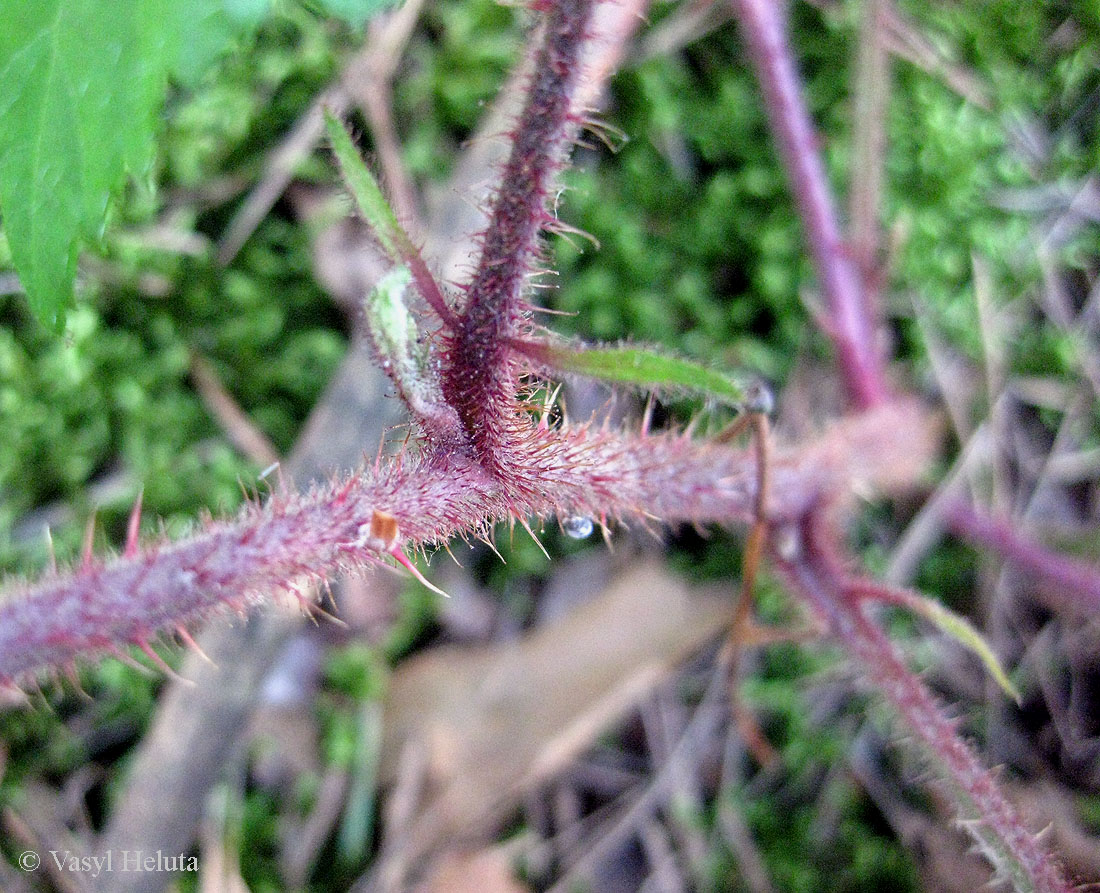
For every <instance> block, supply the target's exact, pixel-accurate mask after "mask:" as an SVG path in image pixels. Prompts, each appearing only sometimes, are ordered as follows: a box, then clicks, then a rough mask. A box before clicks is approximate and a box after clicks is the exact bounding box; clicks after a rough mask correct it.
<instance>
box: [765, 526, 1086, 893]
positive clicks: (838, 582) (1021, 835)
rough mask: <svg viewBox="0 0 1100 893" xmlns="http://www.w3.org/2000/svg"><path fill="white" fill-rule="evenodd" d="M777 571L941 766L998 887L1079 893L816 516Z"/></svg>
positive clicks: (785, 547) (783, 551) (788, 545)
mask: <svg viewBox="0 0 1100 893" xmlns="http://www.w3.org/2000/svg"><path fill="white" fill-rule="evenodd" d="M775 558H776V562H777V565H778V567H779V569H780V571H781V572H782V574H783V576H784V577H785V579H786V580H787V581H788V583H789V584H790V585H791V588H792V590H793V591H794V592H796V593H797V594H799V595H800V596H802V598H803V599H805V601H806V602H807V604H808V605H809V606H810V607H811V609H812V610H813V611H814V612H815V613H816V614H817V615H818V617H819V618H820V619H821V620H822V621H823V622H824V623H825V624H826V626H827V627H828V629H829V630H830V631H831V633H832V634H833V635H834V636H835V637H836V639H837V640H838V641H839V642H840V643H841V644H842V645H843V646H844V648H845V650H846V651H847V652H848V654H849V655H851V656H852V657H853V658H854V659H855V660H856V661H857V662H858V663H860V664H862V670H863V672H862V673H861V674H860V675H861V677H862V678H864V679H866V680H868V681H869V682H870V683H871V684H872V685H873V686H874V687H875V688H876V689H877V690H878V691H879V693H880V694H882V695H883V696H884V697H885V698H886V700H887V701H888V702H889V703H890V705H891V706H892V707H893V708H894V710H895V711H896V712H897V714H898V715H899V717H900V718H901V719H902V721H903V722H904V723H905V726H906V727H907V728H908V730H909V731H910V732H911V733H912V734H914V735H915V736H916V738H917V740H918V741H920V743H921V744H922V745H923V747H924V751H925V752H926V754H928V755H929V756H930V757H931V759H932V760H933V761H934V762H935V763H936V764H938V767H939V769H940V773H941V775H942V776H943V777H944V778H945V780H946V781H947V782H948V784H949V786H950V788H951V790H952V793H953V797H952V799H953V801H954V802H955V804H956V808H957V809H958V811H959V820H960V822H961V824H962V825H963V826H964V827H965V828H966V830H967V831H968V832H969V833H970V834H971V835H972V836H973V837H974V839H975V840H976V842H977V843H978V845H979V847H980V848H981V850H982V852H983V854H984V855H985V856H986V858H987V859H989V861H990V862H991V863H992V865H993V866H994V869H995V871H996V874H997V879H1000V880H1010V881H1011V882H1012V883H1013V887H1014V889H1016V890H1035V891H1043V893H1067V891H1069V890H1070V889H1071V887H1070V886H1069V885H1068V884H1067V882H1066V880H1065V879H1064V878H1063V876H1062V872H1061V870H1060V868H1059V867H1058V865H1057V864H1056V863H1055V861H1054V860H1053V858H1052V857H1051V856H1050V855H1049V854H1048V853H1047V852H1046V851H1045V850H1044V849H1043V847H1042V846H1041V845H1040V843H1039V840H1038V837H1037V835H1036V834H1035V833H1033V832H1032V831H1030V830H1029V829H1028V828H1027V827H1026V826H1025V825H1024V823H1023V821H1022V820H1021V819H1020V817H1019V815H1018V813H1017V812H1016V809H1015V808H1014V807H1013V806H1012V804H1011V803H1009V802H1008V800H1007V799H1006V798H1005V796H1004V795H1003V794H1002V793H1001V791H1000V789H999V788H998V787H997V784H996V782H995V781H994V779H993V776H992V775H991V774H990V772H989V770H987V769H986V768H985V767H984V766H982V764H981V763H980V762H979V760H978V758H977V756H976V755H975V754H974V751H973V750H972V749H971V748H970V746H969V745H968V744H967V743H966V742H965V741H964V740H963V739H962V738H961V737H960V735H959V732H958V728H957V726H956V724H955V723H954V722H952V721H951V720H950V719H948V718H947V717H946V716H945V715H944V713H943V711H942V709H941V707H940V705H939V704H938V703H937V702H936V699H935V698H934V697H933V695H932V693H931V692H930V691H928V689H927V688H926V687H925V685H924V684H923V683H922V682H921V681H920V679H918V678H917V676H915V675H914V674H913V673H912V671H910V670H909V668H908V667H906V666H905V663H904V661H903V660H902V658H901V656H900V655H899V653H898V650H897V648H896V647H895V646H894V644H893V643H892V642H891V641H890V640H889V639H888V638H887V637H886V635H885V634H884V633H883V631H882V630H881V629H880V628H879V627H878V626H877V625H876V624H874V623H873V622H872V621H871V620H870V619H869V618H868V617H867V616H866V615H865V614H864V613H863V610H862V604H863V602H864V600H865V599H864V596H865V595H866V593H867V591H868V589H872V590H873V589H874V588H875V584H873V583H867V584H866V585H864V584H863V583H862V582H861V581H853V580H851V578H850V577H849V576H848V574H847V571H846V570H845V568H844V567H843V565H842V563H841V561H840V560H839V559H838V557H837V556H836V554H835V551H834V547H833V545H832V543H831V542H830V540H829V537H828V534H827V533H826V530H825V525H824V523H823V521H822V519H821V518H820V517H818V516H817V514H816V513H814V512H810V513H808V514H807V515H806V517H805V518H804V519H803V520H802V522H801V523H800V525H799V527H798V532H797V535H792V536H790V537H788V539H787V541H786V542H785V543H781V544H780V545H778V546H777V547H776V552H775Z"/></svg>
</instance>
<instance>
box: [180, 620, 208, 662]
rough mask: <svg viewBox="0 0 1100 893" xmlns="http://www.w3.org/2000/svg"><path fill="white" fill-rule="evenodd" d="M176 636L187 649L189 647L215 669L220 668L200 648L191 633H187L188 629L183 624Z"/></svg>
mask: <svg viewBox="0 0 1100 893" xmlns="http://www.w3.org/2000/svg"><path fill="white" fill-rule="evenodd" d="M176 635H177V636H179V640H180V641H181V642H182V643H183V644H184V645H185V646H186V647H188V648H190V649H191V650H192V651H194V652H195V653H196V654H197V655H198V656H199V657H201V658H202V659H203V660H204V661H206V662H207V663H208V664H210V666H212V667H213V668H214V669H217V668H218V665H217V664H216V663H214V661H213V660H211V659H210V656H209V655H208V654H207V653H206V652H205V651H203V650H202V648H201V647H200V646H199V643H198V642H196V641H195V639H194V637H192V635H191V633H189V632H188V631H187V627H185V626H183V625H182V624H181V625H180V626H177V627H176Z"/></svg>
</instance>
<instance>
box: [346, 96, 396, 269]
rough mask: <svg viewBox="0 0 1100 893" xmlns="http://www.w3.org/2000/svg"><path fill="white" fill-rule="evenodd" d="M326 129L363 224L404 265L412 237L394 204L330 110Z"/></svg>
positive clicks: (392, 258)
mask: <svg viewBox="0 0 1100 893" xmlns="http://www.w3.org/2000/svg"><path fill="white" fill-rule="evenodd" d="M325 129H326V130H327V131H328V139H329V142H330V143H331V144H332V151H333V154H335V156H336V161H337V163H338V164H339V165H340V174H341V176H342V177H343V178H344V183H346V184H347V187H348V190H349V191H350V192H351V197H352V198H353V199H354V200H355V204H356V207H358V208H359V213H360V214H361V215H362V216H363V220H364V221H365V222H366V223H367V225H368V226H369V227H370V228H371V230H372V231H373V232H374V236H375V238H376V239H378V241H379V243H380V244H381V245H382V250H383V251H385V252H386V254H387V255H389V258H390V260H392V261H393V262H394V263H402V262H403V261H404V257H405V251H404V248H405V245H404V243H405V242H408V236H406V235H405V232H404V230H402V229H401V225H400V224H399V223H398V222H397V217H396V215H395V214H394V213H393V209H392V208H391V207H390V203H389V202H388V201H386V196H385V195H384V194H383V193H382V187H381V186H380V185H379V184H378V181H377V180H376V179H375V178H374V175H373V174H372V173H371V172H370V170H369V169H368V168H367V166H366V165H365V164H364V163H363V159H362V158H360V157H359V150H358V149H357V148H356V147H355V143H353V142H352V141H351V137H350V136H349V135H348V132H347V131H346V130H345V129H344V125H343V124H341V123H340V122H339V121H337V120H336V118H334V117H333V116H332V113H331V112H329V111H328V110H327V109H326V110H325Z"/></svg>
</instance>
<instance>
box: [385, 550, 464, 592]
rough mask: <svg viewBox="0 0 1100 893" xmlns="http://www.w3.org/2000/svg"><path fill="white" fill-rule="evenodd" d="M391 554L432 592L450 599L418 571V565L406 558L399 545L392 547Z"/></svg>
mask: <svg viewBox="0 0 1100 893" xmlns="http://www.w3.org/2000/svg"><path fill="white" fill-rule="evenodd" d="M389 553H390V555H392V556H393V557H394V559H395V560H396V561H397V563H398V564H400V565H401V566H402V567H403V568H405V570H407V571H408V572H409V573H410V574H412V575H413V576H414V577H416V579H417V580H418V581H419V582H420V583H422V584H423V585H424V586H427V587H428V588H429V589H430V590H431V591H432V592H434V593H436V594H437V595H442V596H443V597H444V598H450V596H449V595H448V594H447V593H446V592H444V591H443V590H442V589H440V588H439V587H438V586H435V585H434V584H432V583H430V582H428V579H427V577H425V576H424V575H423V574H422V573H420V571H419V570H417V569H416V565H415V564H413V563H412V562H411V561H409V559H408V558H407V557H406V556H405V553H404V552H402V551H401V547H400V546H398V545H397V543H394V544H393V545H392V546H391V547H390V549H389Z"/></svg>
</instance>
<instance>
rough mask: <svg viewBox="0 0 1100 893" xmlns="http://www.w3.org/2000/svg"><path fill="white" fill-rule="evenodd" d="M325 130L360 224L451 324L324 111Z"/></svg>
mask: <svg viewBox="0 0 1100 893" xmlns="http://www.w3.org/2000/svg"><path fill="white" fill-rule="evenodd" d="M325 129H326V130H327V131H328V138H329V142H330V143H331V144H332V151H333V154H335V155H336V162H337V164H339V166H340V174H341V176H342V177H343V179H344V183H345V185H347V187H348V191H349V192H351V197H352V198H353V199H354V200H355V204H356V206H357V207H358V208H359V213H360V214H361V215H362V216H363V220H365V221H366V223H367V224H368V225H369V226H370V228H371V231H372V232H373V233H374V237H375V238H376V239H378V242H379V244H380V245H381V246H382V250H383V251H385V252H386V254H387V255H389V258H390V260H392V261H393V262H394V263H395V264H402V265H404V266H407V267H408V268H409V270H410V272H411V273H412V277H413V281H414V282H415V283H416V288H417V290H418V291H419V292H420V295H421V297H423V298H424V299H425V300H426V301H427V302H428V304H429V305H430V306H431V307H432V309H433V310H435V312H436V314H437V315H438V316H439V318H440V319H442V320H444V321H445V322H454V315H453V313H452V312H451V309H450V308H449V307H448V306H447V300H446V298H445V297H444V296H443V291H442V290H441V289H440V287H439V283H437V282H436V281H435V277H434V276H432V274H431V271H430V270H429V269H428V266H427V264H426V263H425V262H424V258H423V257H422V256H421V254H420V252H419V251H418V250H417V248H416V246H415V245H413V242H412V239H410V238H409V234H408V233H406V232H405V230H404V228H403V227H402V226H401V224H400V223H398V222H397V215H395V214H394V213H393V209H392V208H391V207H390V203H389V202H388V201H386V196H385V195H384V194H383V193H382V187H381V186H379V185H378V181H377V180H376V179H375V178H374V175H373V174H372V173H371V172H370V170H368V168H367V166H366V165H365V164H364V163H363V159H362V158H360V157H359V150H358V149H356V148H355V143H353V142H352V141H351V137H350V136H348V132H347V130H345V129H344V125H343V124H341V123H340V122H339V121H338V120H336V118H334V117H333V116H332V115H331V114H330V113H329V112H328V110H327V109H326V110H325Z"/></svg>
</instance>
